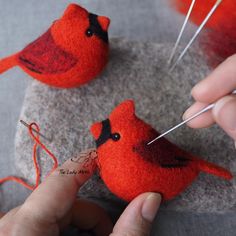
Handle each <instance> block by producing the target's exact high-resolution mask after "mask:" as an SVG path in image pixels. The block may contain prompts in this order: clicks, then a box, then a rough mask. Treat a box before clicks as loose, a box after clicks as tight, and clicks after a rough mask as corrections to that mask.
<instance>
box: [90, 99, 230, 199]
mask: <svg viewBox="0 0 236 236" xmlns="http://www.w3.org/2000/svg"><path fill="white" fill-rule="evenodd" d="M91 132H92V134H93V136H94V138H95V140H96V145H97V151H98V159H97V164H98V167H99V170H100V174H101V178H102V179H103V181H104V182H105V184H106V185H107V187H108V188H109V189H110V190H111V192H113V193H114V194H116V195H117V196H119V197H120V198H122V199H124V200H126V201H131V200H132V199H133V198H135V197H136V196H137V195H139V194H141V193H143V192H158V193H161V194H162V196H163V199H164V200H169V199H172V198H174V197H175V196H177V195H178V194H179V193H180V192H182V191H183V190H184V189H185V188H186V187H187V186H189V185H190V184H191V182H192V181H193V180H194V179H195V178H196V177H197V176H198V174H199V172H200V171H203V172H206V173H209V174H213V175H216V176H219V177H222V178H224V179H227V180H230V179H231V178H232V174H231V173H230V172H229V171H227V170H226V169H224V168H221V167H218V166H216V165H215V164H212V163H209V162H207V161H204V160H201V159H199V158H198V157H196V156H194V155H192V154H190V153H187V152H186V151H184V150H181V149H180V148H178V147H177V146H176V145H174V144H172V143H170V142H169V141H168V140H166V139H165V138H162V139H160V140H158V141H157V142H155V143H153V144H151V145H147V143H148V142H149V141H150V140H152V139H153V138H155V137H157V136H158V135H159V134H158V132H157V131H156V130H154V129H153V128H152V127H151V126H150V125H148V124H147V123H145V122H144V121H142V120H141V119H139V118H138V117H137V116H136V115H135V107H134V103H133V101H131V100H127V101H124V102H123V103H121V104H120V105H119V106H117V107H116V108H115V109H114V110H113V112H112V113H111V114H110V116H109V119H107V120H104V121H102V122H100V123H95V124H94V125H92V127H91Z"/></svg>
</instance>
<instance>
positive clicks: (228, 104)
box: [183, 54, 236, 141]
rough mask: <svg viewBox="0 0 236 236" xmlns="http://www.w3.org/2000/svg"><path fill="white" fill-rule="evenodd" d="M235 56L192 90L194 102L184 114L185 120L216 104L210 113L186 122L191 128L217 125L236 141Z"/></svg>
mask: <svg viewBox="0 0 236 236" xmlns="http://www.w3.org/2000/svg"><path fill="white" fill-rule="evenodd" d="M235 89H236V54H235V55H233V56H231V57H229V58H228V59H227V60H225V61H224V62H223V63H222V64H221V65H219V66H218V67H217V68H216V69H215V70H214V71H213V72H212V73H211V74H210V75H209V76H208V77H207V78H206V79H204V80H202V81H201V82H199V83H198V84H197V85H196V86H195V87H194V88H193V89H192V92H191V94H192V96H193V98H194V99H195V100H196V102H195V103H194V104H193V105H192V106H191V107H190V108H189V109H188V110H187V111H186V112H185V113H184V115H183V119H187V118H188V117H190V116H191V115H193V114H194V113H196V112H198V111H200V110H201V109H203V108H204V107H206V106H207V105H208V104H210V103H213V102H216V103H215V106H214V108H213V109H212V110H211V111H208V112H205V113H204V114H202V115H201V116H199V117H197V118H195V119H193V120H192V121H190V122H188V126H190V127H192V128H205V127H208V126H210V125H212V124H214V123H217V124H218V125H219V126H220V127H221V128H223V129H224V130H225V132H226V133H227V134H228V135H229V136H231V137H232V138H233V139H234V140H235V141H236V96H235V95H229V94H230V93H231V92H232V91H233V90H235Z"/></svg>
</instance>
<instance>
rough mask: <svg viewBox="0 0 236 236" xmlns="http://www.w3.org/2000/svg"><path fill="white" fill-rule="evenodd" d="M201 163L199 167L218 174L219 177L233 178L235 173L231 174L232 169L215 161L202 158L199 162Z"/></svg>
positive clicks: (204, 170)
mask: <svg viewBox="0 0 236 236" xmlns="http://www.w3.org/2000/svg"><path fill="white" fill-rule="evenodd" d="M198 164H199V169H200V170H201V171H203V172H206V173H209V174H212V175H216V176H218V177H221V178H224V179H227V180H231V179H232V178H233V175H232V174H231V172H230V171H228V170H226V169H224V168H223V167H220V166H217V165H215V164H213V163H210V162H207V161H204V160H201V161H199V162H198Z"/></svg>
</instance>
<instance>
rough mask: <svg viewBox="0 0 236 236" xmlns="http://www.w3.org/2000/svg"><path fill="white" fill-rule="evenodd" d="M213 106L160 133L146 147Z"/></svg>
mask: <svg viewBox="0 0 236 236" xmlns="http://www.w3.org/2000/svg"><path fill="white" fill-rule="evenodd" d="M232 94H236V90H234V91H233V92H232ZM214 106H215V103H212V104H210V105H208V106H207V107H205V108H203V109H202V110H201V111H199V112H197V113H195V114H194V115H192V116H190V117H189V118H188V119H186V120H184V121H182V122H181V123H179V124H177V125H175V126H174V127H172V128H170V129H168V130H167V131H166V132H164V133H162V134H161V135H159V136H158V137H156V138H154V139H153V140H152V141H150V142H149V143H147V145H150V144H152V143H154V142H155V141H157V140H158V139H160V138H162V137H163V136H165V135H167V134H169V133H170V132H172V131H173V130H175V129H177V128H179V127H180V126H182V125H184V124H186V123H187V122H189V121H190V120H193V119H194V118H196V117H198V116H200V115H201V114H202V113H204V112H207V111H209V110H211V109H212V108H213V107H214Z"/></svg>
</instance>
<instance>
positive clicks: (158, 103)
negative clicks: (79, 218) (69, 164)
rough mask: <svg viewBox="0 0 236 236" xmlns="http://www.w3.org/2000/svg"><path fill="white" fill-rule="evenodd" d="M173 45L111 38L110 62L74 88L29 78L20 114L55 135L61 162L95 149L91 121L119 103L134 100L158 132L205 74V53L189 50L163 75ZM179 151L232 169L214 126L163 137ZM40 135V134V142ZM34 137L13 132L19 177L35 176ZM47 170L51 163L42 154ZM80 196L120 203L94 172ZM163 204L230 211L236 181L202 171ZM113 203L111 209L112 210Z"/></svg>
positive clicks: (227, 143) (177, 116)
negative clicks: (179, 149)
mask: <svg viewBox="0 0 236 236" xmlns="http://www.w3.org/2000/svg"><path fill="white" fill-rule="evenodd" d="M170 50H171V48H170V47H169V46H166V45H159V44H153V43H137V42H129V41H126V40H121V39H113V40H112V42H111V57H110V63H109V65H108V67H107V69H106V71H105V72H104V73H103V74H102V75H101V76H100V77H99V78H97V79H96V80H94V81H92V82H91V83H89V84H87V85H85V86H83V87H81V88H77V89H70V90H58V89H54V88H50V87H48V86H45V85H43V84H41V83H38V82H36V81H33V82H32V84H31V85H30V86H29V87H28V89H27V92H26V96H25V101H24V106H23V108H22V112H21V116H20V118H21V119H24V120H25V121H27V122H32V121H36V122H37V123H38V124H39V125H40V127H41V132H42V133H44V134H46V135H47V136H52V137H53V141H52V142H51V143H47V142H46V141H45V140H44V143H45V144H47V146H48V147H49V149H50V150H51V151H52V152H53V153H54V154H55V155H56V156H57V158H58V159H59V161H60V163H62V162H64V161H65V160H66V159H68V158H70V157H72V156H75V155H77V154H78V153H79V152H80V151H82V150H84V149H86V148H90V147H94V142H93V139H92V136H91V134H90V131H89V128H90V125H91V124H92V123H93V122H95V121H100V120H103V119H104V118H106V117H107V116H108V114H109V113H110V112H111V110H112V109H113V108H114V107H115V106H116V105H117V104H118V103H120V102H121V101H123V100H125V99H128V98H132V99H134V100H135V103H136V111H137V114H138V116H140V117H141V118H142V119H144V120H145V121H146V122H148V123H150V124H152V125H153V127H155V128H156V129H157V130H159V131H164V130H166V129H167V128H169V127H170V126H172V125H174V124H176V123H178V122H180V121H181V116H182V113H183V112H184V111H185V109H186V108H187V107H188V106H189V105H190V104H191V98H190V90H191V88H192V86H193V85H194V84H195V83H197V82H198V81H199V80H201V79H202V78H204V76H205V75H206V74H207V73H208V72H209V69H208V67H207V66H206V63H205V60H204V57H203V56H202V55H201V54H199V53H198V50H197V49H192V50H190V52H189V53H188V54H187V55H186V56H185V57H184V59H183V61H182V62H181V64H180V65H179V66H178V67H177V68H176V70H175V71H174V72H173V73H172V74H171V75H168V74H167V73H166V61H167V58H168V56H169V54H170ZM168 138H169V139H170V140H172V141H173V142H175V143H176V144H177V145H179V146H180V147H182V148H183V149H185V150H187V151H190V152H192V153H194V154H197V155H199V156H202V157H203V158H204V159H206V160H209V161H212V162H214V163H217V164H219V165H221V166H223V167H226V168H229V169H230V170H231V171H232V172H234V171H235V170H236V161H235V149H234V146H233V143H232V141H231V140H230V138H229V137H227V135H226V134H224V133H223V131H221V130H220V129H219V128H217V127H212V128H209V129H203V130H192V129H189V128H187V127H183V128H181V129H178V130H176V131H175V132H173V133H172V134H171V135H169V136H168ZM42 141H43V140H42ZM31 155H32V141H31V139H30V138H29V136H28V134H27V129H26V128H25V127H23V126H21V125H19V126H18V129H17V134H16V153H15V158H16V162H15V163H16V167H17V169H18V171H19V172H18V173H19V176H24V177H25V178H27V179H28V180H30V181H34V175H35V173H34V169H33V163H32V158H31ZM40 157H41V160H40V163H41V166H42V167H43V172H44V174H45V173H46V171H48V170H49V169H50V167H51V161H50V160H49V159H48V157H47V156H46V155H45V154H44V153H43V152H40ZM81 194H82V195H83V196H85V197H88V198H90V199H93V200H95V201H100V202H101V204H103V205H104V204H108V205H109V204H110V203H112V205H113V206H114V203H116V204H119V205H123V202H122V201H118V200H117V199H116V197H114V196H113V195H112V194H110V192H109V191H108V190H107V189H106V188H105V187H104V185H103V183H102V181H101V180H100V179H99V178H98V176H94V177H93V179H92V180H90V181H89V182H88V184H87V185H86V186H85V187H84V189H82V193H81ZM163 208H164V209H169V210H178V211H194V212H229V211H234V210H235V209H236V185H235V179H234V180H233V181H231V182H227V181H225V180H222V179H219V178H217V177H215V176H211V175H208V174H205V173H202V174H200V176H199V177H198V178H197V180H196V181H195V182H194V183H193V184H192V185H191V187H189V188H188V189H186V191H185V192H183V193H182V194H181V195H180V196H179V197H177V198H176V199H174V200H173V201H170V202H168V203H165V204H164V206H163ZM114 209H116V208H114Z"/></svg>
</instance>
